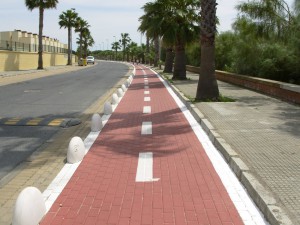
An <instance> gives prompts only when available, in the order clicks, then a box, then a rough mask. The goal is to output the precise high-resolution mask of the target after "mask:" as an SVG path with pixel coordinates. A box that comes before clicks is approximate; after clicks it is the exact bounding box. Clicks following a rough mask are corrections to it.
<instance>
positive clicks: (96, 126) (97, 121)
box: [91, 113, 103, 132]
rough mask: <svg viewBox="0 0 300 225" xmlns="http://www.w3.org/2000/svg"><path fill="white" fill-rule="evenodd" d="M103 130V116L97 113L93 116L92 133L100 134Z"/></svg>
mask: <svg viewBox="0 0 300 225" xmlns="http://www.w3.org/2000/svg"><path fill="white" fill-rule="evenodd" d="M102 128H103V123H102V119H101V116H100V115H99V114H98V113H95V114H94V115H93V116H92V122H91V131H92V132H98V131H100V130H101V129H102Z"/></svg>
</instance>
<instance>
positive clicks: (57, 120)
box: [48, 119, 64, 126]
mask: <svg viewBox="0 0 300 225" xmlns="http://www.w3.org/2000/svg"><path fill="white" fill-rule="evenodd" d="M63 121H64V119H55V120H52V121H51V122H50V123H48V125H49V126H59V125H60V124H61V123H62V122H63Z"/></svg>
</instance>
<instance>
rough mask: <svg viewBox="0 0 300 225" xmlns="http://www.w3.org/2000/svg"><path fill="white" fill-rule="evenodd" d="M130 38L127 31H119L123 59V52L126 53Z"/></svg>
mask: <svg viewBox="0 0 300 225" xmlns="http://www.w3.org/2000/svg"><path fill="white" fill-rule="evenodd" d="M130 41H131V39H130V37H129V34H128V33H121V40H120V43H121V45H122V47H123V49H122V50H123V61H125V53H126V47H127V45H128V44H129V43H130Z"/></svg>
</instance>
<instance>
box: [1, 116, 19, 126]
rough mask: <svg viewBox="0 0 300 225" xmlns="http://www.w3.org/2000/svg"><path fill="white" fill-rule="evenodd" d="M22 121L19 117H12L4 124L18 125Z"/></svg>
mask: <svg viewBox="0 0 300 225" xmlns="http://www.w3.org/2000/svg"><path fill="white" fill-rule="evenodd" d="M19 121H20V119H19V118H12V119H9V120H7V121H6V122H5V123H4V124H5V125H16V124H17V123H18V122H19Z"/></svg>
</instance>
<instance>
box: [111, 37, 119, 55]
mask: <svg viewBox="0 0 300 225" xmlns="http://www.w3.org/2000/svg"><path fill="white" fill-rule="evenodd" d="M111 48H112V49H113V50H115V60H117V55H118V49H121V44H120V42H118V41H116V42H114V43H112V44H111Z"/></svg>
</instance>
